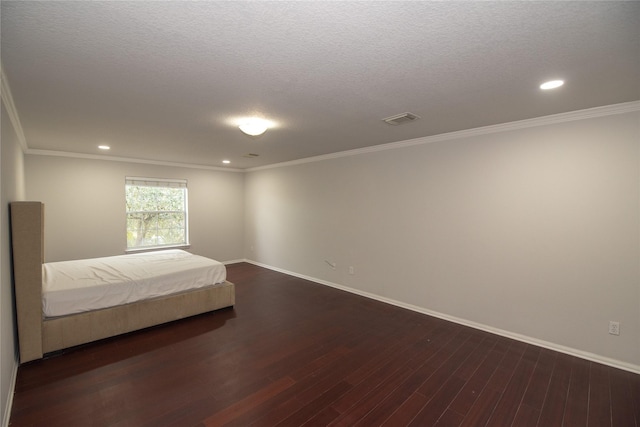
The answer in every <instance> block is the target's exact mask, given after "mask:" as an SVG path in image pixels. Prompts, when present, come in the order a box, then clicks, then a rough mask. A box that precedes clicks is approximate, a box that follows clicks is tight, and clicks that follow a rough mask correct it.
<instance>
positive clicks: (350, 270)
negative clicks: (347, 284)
mask: <svg viewBox="0 0 640 427" xmlns="http://www.w3.org/2000/svg"><path fill="white" fill-rule="evenodd" d="M349 274H355V272H354V270H353V266H352V265H351V266H349Z"/></svg>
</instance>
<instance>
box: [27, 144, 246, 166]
mask: <svg viewBox="0 0 640 427" xmlns="http://www.w3.org/2000/svg"><path fill="white" fill-rule="evenodd" d="M25 154H29V155H35V156H53V157H69V158H73V159H90V160H105V161H109V162H122V163H139V164H145V165H156V166H170V167H175V168H186V169H204V170H212V171H219V172H244V169H235V168H221V167H217V166H206V165H196V164H192V163H177V162H164V161H161V160H145V159H136V158H131V157H116V156H100V155H97V154H83V153H71V152H68V151H52V150H35V149H28V150H26V151H25Z"/></svg>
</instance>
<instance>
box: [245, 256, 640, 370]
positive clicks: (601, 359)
mask: <svg viewBox="0 0 640 427" xmlns="http://www.w3.org/2000/svg"><path fill="white" fill-rule="evenodd" d="M244 261H245V262H248V263H249V264H254V265H257V266H259V267H264V268H268V269H269V270H273V271H277V272H280V273H284V274H288V275H290V276H294V277H298V278H300V279H304V280H309V281H310V282H314V283H318V284H321V285H325V286H330V287H332V288H336V289H340V290H342V291H346V292H349V293H352V294H356V295H360V296H363V297H366V298H371V299H374V300H376V301H380V302H384V303H387V304H391V305H395V306H397V307H401V308H405V309H407V310H411V311H415V312H418V313H422V314H426V315H428V316H433V317H437V318H439V319H443V320H447V321H449V322H453V323H458V324H460V325H464V326H469V327H471V328H474V329H479V330H481V331H485V332H490V333H492V334H496V335H500V336H503V337H506V338H511V339H514V340H517V341H521V342H524V343H527V344H532V345H535V346H538V347H543V348H546V349H549V350H554V351H557V352H560V353H564V354H568V355H570V356H575V357H579V358H581V359H586V360H589V361H592V362H596V363H601V364H603V365H607V366H611V367H613V368H618V369H622V370H625V371H629V372H633V373H635V374H640V365H635V364H633V363H628V362H623V361H621V360H616V359H612V358H609V357H605V356H601V355H599V354H595V353H590V352H588V351H582V350H578V349H575V348H571V347H566V346H563V345H560V344H556V343H552V342H549V341H544V340H540V339H537V338H533V337H529V336H527V335H522V334H518V333H515V332H510V331H506V330H504V329H499V328H494V327H493V326H489V325H484V324H482V323H477V322H474V321H471V320H466V319H461V318H459V317H455V316H450V315H448V314H444V313H439V312H437V311H433V310H429V309H426V308H423V307H418V306H416V305H412V304H407V303H404V302H401V301H396V300H394V299H391V298H386V297H381V296H379V295H376V294H372V293H369V292H364V291H360V290H358V289H353V288H349V287H347V286H343V285H339V284H337V283H332V282H328V281H326V280H321V279H316V278H315V277H310V276H305V275H304V274H298V273H295V272H292V271H288V270H284V269H282V268H277V267H272V266H270V265H266V264H262V263H259V262H256V261H252V260H249V259H246V260H244Z"/></svg>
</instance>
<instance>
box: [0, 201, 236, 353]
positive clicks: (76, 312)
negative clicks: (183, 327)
mask: <svg viewBox="0 0 640 427" xmlns="http://www.w3.org/2000/svg"><path fill="white" fill-rule="evenodd" d="M43 235H44V205H43V204H42V203H41V202H13V203H11V237H12V252H13V253H12V255H13V276H14V286H15V288H14V289H15V301H16V313H17V320H18V342H19V348H20V363H25V362H29V361H32V360H36V359H41V358H42V357H43V356H44V355H45V354H47V353H51V352H54V351H58V350H62V349H65V348H69V347H73V346H76V345H80V344H85V343H88V342H92V341H96V340H100V339H103V338H108V337H112V336H116V335H120V334H124V333H127V332H131V331H135V330H138V329H143V328H147V327H150V326H155V325H159V324H162V323H166V322H170V321H174V320H178V319H182V318H185V317H189V316H194V315H197V314H201V313H206V312H209V311H213V310H217V309H221V308H225V307H232V306H233V305H234V304H235V289H234V285H233V283H231V282H229V281H227V280H226V269H225V268H224V265H222V264H221V263H219V262H217V261H214V260H210V259H208V258H204V257H199V256H197V255H191V254H189V253H187V252H184V251H178V250H169V251H161V252H151V253H149V254H132V255H122V256H116V257H105V258H94V259H90V260H80V261H75V262H67V261H65V262H59V263H44V244H43V241H44V240H43ZM174 262H175V263H176V264H179V265H180V266H179V267H176V268H173V267H172V268H169V267H168V266H169V265H170V264H172V263H174ZM146 273H151V275H150V276H149V275H148V274H146ZM63 279H64V280H63ZM123 279H128V280H123ZM78 292H79V294H78ZM74 294H75V296H74ZM78 295H80V296H79V297H78ZM73 298H79V299H80V301H81V302H78V300H77V299H73ZM84 303H88V304H89V305H83V304H84Z"/></svg>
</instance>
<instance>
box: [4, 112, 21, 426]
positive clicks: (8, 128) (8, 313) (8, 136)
mask: <svg viewBox="0 0 640 427" xmlns="http://www.w3.org/2000/svg"><path fill="white" fill-rule="evenodd" d="M1 104H2V135H1V138H2V139H1V141H2V149H1V150H0V160H1V162H0V163H1V165H0V183H1V184H2V191H1V195H0V199H1V200H2V202H1V203H0V210H1V212H0V223H1V226H0V241H1V242H2V246H0V262H1V265H0V349H1V350H0V410H1V411H2V412H1V413H0V421H2V422H3V424H2V425H8V424H9V413H8V410H7V409H8V408H7V404H8V403H9V402H10V401H11V399H10V397H11V393H13V389H12V387H13V381H14V379H15V377H14V375H15V372H16V369H17V363H18V362H17V356H16V350H17V345H16V344H17V341H16V340H17V338H16V332H15V330H16V326H15V320H14V319H15V316H14V308H13V286H12V276H11V243H10V240H9V203H10V202H13V201H20V200H24V196H25V180H24V156H23V154H22V148H21V147H20V143H19V142H18V137H17V135H16V132H15V130H14V128H13V126H12V123H11V120H10V119H9V116H8V114H7V111H6V109H5V106H4V103H1Z"/></svg>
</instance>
